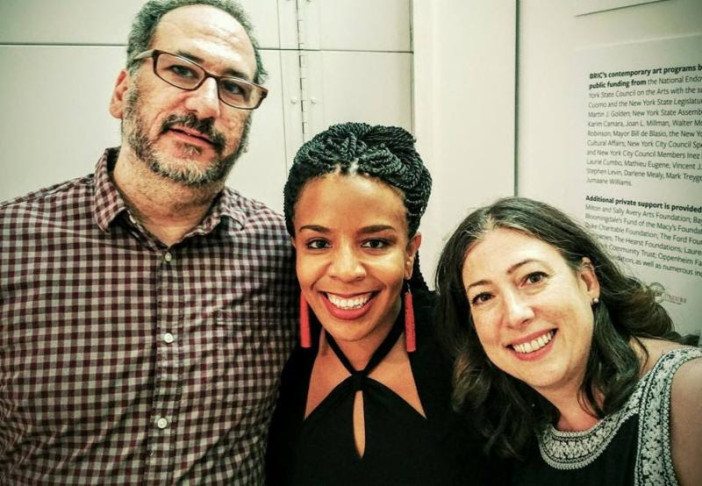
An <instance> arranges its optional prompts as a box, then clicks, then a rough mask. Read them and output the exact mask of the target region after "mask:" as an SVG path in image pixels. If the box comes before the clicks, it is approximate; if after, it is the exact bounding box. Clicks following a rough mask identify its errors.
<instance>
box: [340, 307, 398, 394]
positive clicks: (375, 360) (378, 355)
mask: <svg viewBox="0 0 702 486" xmlns="http://www.w3.org/2000/svg"><path fill="white" fill-rule="evenodd" d="M402 329H403V325H402V312H400V313H399V314H398V316H397V319H396V320H395V323H394V324H393V326H392V329H390V332H389V333H388V335H387V336H385V339H383V342H382V343H380V346H378V348H377V349H376V350H375V351H374V352H373V355H372V356H371V358H370V359H369V360H368V364H367V365H366V367H365V368H363V369H362V370H357V369H355V368H354V367H353V365H352V364H351V362H350V361H349V359H348V358H347V357H346V355H345V354H344V353H343V352H342V351H341V348H339V345H338V344H337V343H336V341H335V340H334V338H333V337H332V335H331V334H329V333H326V338H327V342H328V343H329V347H330V348H331V349H332V351H334V354H336V356H337V358H339V361H341V364H343V365H344V368H346V370H347V371H348V372H349V373H351V376H353V377H354V378H355V380H354V381H358V378H365V377H367V376H368V375H369V374H370V373H371V372H372V371H373V370H374V369H375V367H376V366H378V364H379V363H380V362H381V361H382V360H383V359H384V358H385V357H386V356H387V355H388V353H389V352H390V350H391V349H392V347H393V346H394V345H395V343H396V342H397V340H398V339H399V337H400V335H401V334H402Z"/></svg>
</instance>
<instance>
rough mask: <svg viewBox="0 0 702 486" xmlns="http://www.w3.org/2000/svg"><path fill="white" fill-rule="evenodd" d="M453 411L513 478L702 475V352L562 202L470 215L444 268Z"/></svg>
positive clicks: (658, 479) (670, 480) (652, 480)
mask: <svg viewBox="0 0 702 486" xmlns="http://www.w3.org/2000/svg"><path fill="white" fill-rule="evenodd" d="M436 278H437V290H438V292H439V311H438V314H439V316H438V320H437V325H438V326H440V332H441V334H442V336H443V338H444V340H445V341H446V343H447V344H448V346H449V348H450V349H451V351H452V353H453V354H454V355H455V356H456V362H455V367H454V392H453V400H454V406H455V407H456V408H457V409H459V410H460V411H462V412H463V413H464V414H466V415H467V416H468V417H470V418H471V419H472V420H473V422H474V423H475V425H476V427H478V428H479V429H480V431H481V432H482V434H483V435H484V436H485V437H486V439H487V448H488V449H489V450H492V451H495V452H497V453H498V454H500V455H501V456H503V457H511V458H515V459H518V461H517V464H518V466H517V469H516V471H515V473H514V478H513V482H514V483H515V484H534V485H543V484H608V485H610V484H635V485H643V484H656V485H658V484H670V485H673V484H689V485H693V484H695V485H699V484H702V461H700V451H702V405H701V404H702V359H700V357H702V352H701V350H700V349H699V348H696V347H690V346H683V345H681V344H678V343H677V342H674V341H675V340H677V338H678V336H677V334H675V333H674V332H673V327H672V322H671V319H670V317H669V316H668V314H667V313H666V311H665V310H664V309H663V307H661V306H660V305H659V304H658V303H657V302H656V301H655V298H654V294H653V292H652V291H651V290H650V289H648V288H647V287H646V286H644V285H643V284H642V283H641V282H639V281H638V280H636V279H635V278H632V277H629V276H627V275H625V274H623V273H622V272H621V270H620V269H619V268H618V267H617V265H616V264H615V263H614V261H613V260H612V258H611V257H610V256H608V255H607V253H606V252H605V251H604V250H603V249H602V247H601V246H600V245H599V244H598V243H597V241H596V240H595V239H594V238H593V237H592V236H591V235H590V234H589V233H588V232H587V231H586V230H585V229H583V228H582V227H580V226H579V225H578V224H576V223H575V222H574V221H573V220H571V219H570V218H569V217H567V216H566V215H565V214H563V213H562V212H560V211H558V210H557V209H555V208H553V207H551V206H549V205H547V204H544V203H540V202H537V201H533V200H530V199H525V198H506V199H501V200H499V201H497V202H496V203H494V204H492V205H490V206H486V207H483V208H480V209H478V210H476V211H474V212H473V213H471V214H470V215H469V216H468V217H467V218H466V219H465V220H464V221H463V222H462V223H461V224H460V225H459V227H458V228H457V229H456V231H455V232H454V233H453V235H452V236H451V238H450V239H449V240H448V242H447V243H446V245H445V248H444V250H443V253H442V255H441V258H440V261H439V266H438V270H437V277H436Z"/></svg>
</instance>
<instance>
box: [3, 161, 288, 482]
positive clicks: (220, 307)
mask: <svg viewBox="0 0 702 486" xmlns="http://www.w3.org/2000/svg"><path fill="white" fill-rule="evenodd" d="M116 156H117V150H116V149H109V150H108V151H106V152H105V155H104V156H103V157H102V158H101V159H100V161H99V162H98V165H97V170H96V172H95V174H94V175H90V176H87V177H84V178H80V179H75V180H73V181H69V182H66V183H64V184H59V185H56V186H53V187H50V188H47V189H44V190H40V191H37V192H34V193H32V194H29V195H27V196H24V197H21V198H18V199H15V200H14V201H10V202H7V203H3V204H2V205H0V484H37V483H40V484H47V483H48V484H100V485H105V484H119V485H123V484H140V485H141V484H167V483H175V482H182V483H184V484H185V483H188V484H200V483H207V484H211V483H220V484H221V483H228V484H229V483H235V484H260V483H262V482H263V469H264V467H263V459H264V451H265V442H266V433H267V428H268V424H269V419H270V415H271V412H272V409H273V406H274V403H275V398H276V394H277V385H278V375H279V372H280V371H281V368H282V366H283V364H284V363H285V360H286V359H287V356H288V354H289V352H290V351H291V349H292V345H293V340H294V328H295V321H296V308H297V292H298V290H297V288H298V287H297V284H296V281H295V279H294V268H293V259H292V249H291V246H290V244H289V240H288V237H287V234H286V232H285V227H284V224H283V221H282V218H281V216H279V215H277V214H276V213H274V212H273V211H271V210H270V209H268V208H266V207H265V206H263V205H262V204H260V203H257V202H254V201H251V200H249V199H245V198H243V197H241V196H240V195H239V194H237V193H236V192H234V191H232V190H230V189H226V188H225V189H224V191H223V192H222V194H221V195H220V196H219V197H218V199H217V201H216V202H215V203H214V205H213V207H212V210H211V211H210V213H209V214H208V216H207V217H206V218H205V219H204V220H203V221H202V223H201V224H200V225H199V226H198V227H197V228H195V229H194V230H192V231H191V232H190V233H189V234H188V235H187V236H186V237H185V238H184V239H183V241H181V242H180V243H178V244H176V245H173V246H172V247H170V248H167V247H165V246H163V245H162V244H161V243H159V242H158V241H155V240H154V239H153V237H151V236H149V234H148V233H147V232H146V231H144V229H143V228H142V227H141V226H140V225H139V224H138V223H136V222H135V221H134V220H133V219H131V217H130V215H129V210H128V208H127V207H126V206H125V204H124V202H123V200H122V199H121V197H120V195H119V193H118V192H117V190H116V189H115V187H114V185H113V183H112V181H111V179H110V175H109V172H110V170H111V165H114V160H115V159H116Z"/></svg>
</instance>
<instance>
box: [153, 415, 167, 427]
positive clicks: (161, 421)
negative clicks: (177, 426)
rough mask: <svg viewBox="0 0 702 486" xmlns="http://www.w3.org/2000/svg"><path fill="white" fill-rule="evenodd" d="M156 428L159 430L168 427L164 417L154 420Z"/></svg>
mask: <svg viewBox="0 0 702 486" xmlns="http://www.w3.org/2000/svg"><path fill="white" fill-rule="evenodd" d="M156 427H158V428H159V429H165V428H166V427H168V419H166V418H165V417H160V418H159V419H158V420H156Z"/></svg>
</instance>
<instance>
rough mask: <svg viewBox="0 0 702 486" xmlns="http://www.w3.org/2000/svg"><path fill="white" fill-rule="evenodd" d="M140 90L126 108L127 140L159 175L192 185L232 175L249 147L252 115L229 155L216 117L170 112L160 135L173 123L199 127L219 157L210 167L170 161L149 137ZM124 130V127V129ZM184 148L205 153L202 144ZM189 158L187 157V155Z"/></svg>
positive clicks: (195, 152)
mask: <svg viewBox="0 0 702 486" xmlns="http://www.w3.org/2000/svg"><path fill="white" fill-rule="evenodd" d="M138 102H139V91H138V89H135V90H134V91H132V92H131V93H130V94H129V95H128V99H127V105H126V108H125V111H124V121H125V122H128V123H131V125H132V126H131V130H130V131H129V133H128V135H127V143H128V144H129V146H130V147H131V148H132V150H133V151H134V153H135V154H136V156H137V158H139V159H140V160H141V161H142V162H144V164H146V165H147V166H148V167H149V169H150V170H151V171H152V172H154V173H155V174H158V175H160V176H161V177H164V178H166V179H170V180H172V181H174V182H178V183H180V184H183V185H185V186H188V187H201V186H205V185H208V184H212V183H215V182H220V181H223V180H224V179H226V178H227V175H229V171H230V170H231V169H232V167H233V166H234V163H235V162H236V160H237V159H238V158H239V155H241V154H242V153H243V152H244V151H245V149H246V145H247V142H248V135H249V128H250V126H251V116H248V117H247V119H246V121H245V122H244V127H243V129H242V132H241V140H240V141H239V145H238V146H237V148H236V149H235V150H234V152H232V153H231V154H228V155H223V151H224V147H226V145H227V143H226V142H227V139H226V137H225V136H224V135H223V134H222V133H221V132H219V131H218V130H215V128H214V119H212V118H207V119H204V120H200V119H198V118H197V117H196V116H195V115H194V114H192V113H188V114H187V115H175V114H173V115H169V116H168V117H167V118H166V119H165V120H164V121H163V123H162V124H161V129H160V131H159V135H162V134H164V133H166V132H167V131H168V129H169V128H170V127H172V126H184V127H188V128H192V129H195V130H197V131H199V132H201V133H202V134H204V135H206V136H207V137H208V138H209V139H210V141H211V142H212V148H213V149H214V151H215V154H216V159H215V160H214V161H212V162H211V163H210V164H209V165H208V166H207V167H205V168H200V167H198V166H197V165H196V164H195V163H193V164H178V165H176V164H169V163H167V162H165V161H164V160H163V156H162V155H160V154H158V153H157V152H156V150H155V148H154V141H153V140H149V137H148V135H147V134H148V129H147V127H146V125H145V123H144V120H143V119H142V118H141V115H140V113H139V103H138ZM122 130H124V126H123V128H122ZM184 150H186V151H188V153H190V154H191V155H192V156H197V155H199V154H200V153H201V149H200V148H199V147H196V146H193V145H185V146H184ZM186 158H187V156H186Z"/></svg>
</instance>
